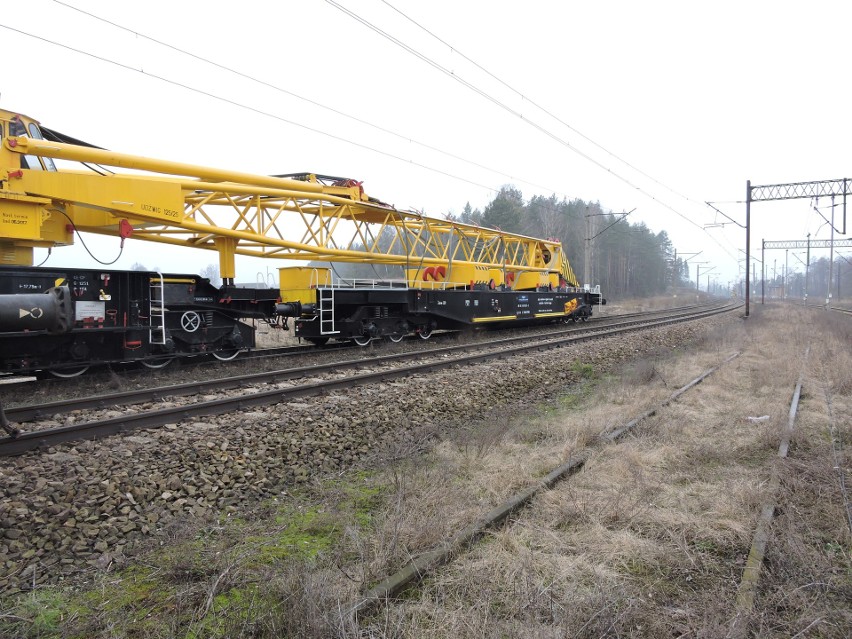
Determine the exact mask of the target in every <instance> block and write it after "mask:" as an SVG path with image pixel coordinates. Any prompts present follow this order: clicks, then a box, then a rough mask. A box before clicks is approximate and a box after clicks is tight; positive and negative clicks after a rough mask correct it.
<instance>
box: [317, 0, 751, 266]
mask: <svg viewBox="0 0 852 639" xmlns="http://www.w3.org/2000/svg"><path fill="white" fill-rule="evenodd" d="M325 2H326V3H328V4H329V5H331V6H333V7H334V8H336V9H338V10H339V11H341V12H342V13H344V14H346V15H348V16H349V17H351V18H352V19H353V20H355V21H357V22H359V23H361V24H362V25H364V26H365V27H367V28H368V29H370V30H372V31H374V32H375V33H377V34H378V35H380V36H382V37H383V38H385V39H387V40H389V41H390V42H392V43H393V44H395V45H397V46H398V47H400V48H402V49H403V50H405V51H407V52H408V53H410V54H411V55H413V56H414V57H416V58H418V59H420V60H422V61H423V62H425V63H426V64H428V65H429V66H431V67H433V68H435V69H436V70H438V71H440V72H441V73H444V74H445V75H447V76H449V77H450V78H452V79H453V80H455V81H456V82H459V83H460V84H461V85H462V86H464V87H466V88H468V89H470V90H471V91H473V92H474V93H476V94H478V95H480V96H481V97H483V98H485V99H486V100H488V101H489V102H491V103H492V104H494V105H496V106H497V107H498V108H500V109H502V110H504V111H506V112H508V113H510V114H511V115H514V116H516V117H518V118H520V119H521V120H522V121H523V122H524V123H526V124H527V125H529V126H531V127H533V128H534V129H536V130H538V131H539V132H541V133H543V134H544V135H546V136H547V137H549V138H551V139H552V140H554V141H556V142H557V143H559V144H561V145H562V146H564V147H566V148H568V149H570V150H571V151H573V152H574V153H576V154H577V155H579V156H580V157H582V158H583V159H585V160H587V161H588V162H591V163H592V164H594V165H595V166H597V167H598V168H600V169H602V170H604V171H606V172H607V173H609V174H610V175H612V176H613V177H614V178H616V179H618V180H620V181H621V182H624V183H625V184H627V185H628V186H630V187H631V188H633V189H636V190H637V191H639V192H640V193H642V194H643V195H644V196H645V197H648V198H650V199H651V200H653V201H654V202H656V203H657V204H659V205H660V206H663V207H664V208H666V209H668V210H669V211H671V212H672V213H674V214H675V215H677V216H678V217H680V218H681V219H683V220H684V221H686V222H688V223H689V224H692V225H693V226H695V227H696V228H698V229H700V230H701V231H703V232H705V233H707V230H706V229H705V228H703V227H702V226H701V225H700V224H698V223H697V222H695V221H694V220H692V219H690V218H689V217H687V216H686V215H684V214H683V213H681V212H680V211H678V210H677V209H675V208H674V207H673V206H671V205H670V204H668V203H667V202H664V201H663V200H661V199H659V198H658V197H655V196H654V195H652V194H651V193H649V192H648V191H647V190H645V189H643V188H642V187H641V186H639V185H637V184H635V183H633V182H632V181H631V180H629V179H628V178H626V177H624V176H622V175H621V174H619V173H617V172H615V171H614V170H612V169H611V168H609V167H607V166H606V165H604V164H603V163H601V162H599V161H598V160H596V159H595V158H593V157H592V156H590V155H589V154H587V153H585V152H583V151H581V150H580V149H578V148H577V147H576V146H574V145H573V144H571V143H570V142H568V141H567V140H564V139H563V138H561V137H559V136H558V135H556V134H555V133H553V132H552V131H550V130H548V129H546V128H545V127H544V126H542V125H540V124H538V123H537V122H534V121H533V120H531V119H529V118H527V117H525V116H524V115H523V114H522V113H520V112H518V111H517V110H515V109H513V108H512V107H510V106H509V105H507V104H505V103H504V102H502V101H500V100H499V99H497V98H495V97H494V96H492V95H490V94H488V93H487V92H485V91H484V90H482V89H480V88H479V87H477V86H475V85H474V84H472V83H471V82H468V81H467V80H465V79H464V78H462V77H461V76H459V75H458V74H457V73H455V72H453V71H452V70H450V69H447V68H446V67H444V66H443V65H441V64H439V63H438V62H436V61H435V60H433V59H431V58H429V57H428V56H426V55H425V54H423V53H421V52H419V51H417V50H416V49H414V48H413V47H411V46H410V45H408V44H406V43H405V42H403V41H402V40H400V39H399V38H397V37H395V36H393V35H391V34H390V33H388V32H387V31H385V30H384V29H382V28H380V27H378V26H376V25H375V24H373V23H372V22H370V21H369V20H367V19H365V18H363V17H361V16H360V15H358V14H357V13H355V12H354V11H352V10H351V9H348V8H347V7H344V6H343V5H341V4H340V3H338V2H336V1H335V0H325ZM707 235H708V237H710V239H712V240H713V242H715V243H716V244H717V245H718V246H719V248H721V249H722V250H723V251H725V253H727V254H728V256H729V257H731V259H733V260H736V257H735V256H734V255H733V254H731V253H730V251H728V249H727V248H725V247H724V246H722V244H721V243H720V242H719V241H718V240H717V239H716V238H715V237H713V236H712V235H710V234H709V233H707Z"/></svg>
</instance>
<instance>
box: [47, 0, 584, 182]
mask: <svg viewBox="0 0 852 639" xmlns="http://www.w3.org/2000/svg"><path fill="white" fill-rule="evenodd" d="M53 2H54V3H56V4H58V5H61V6H63V7H66V8H68V9H71V10H73V11H77V12H78V13H81V14H83V15H86V16H88V17H90V18H92V19H93V20H98V21H99V22H103V23H105V24H108V25H110V26H113V27H115V28H116V29H120V30H122V31H126V32H128V33H131V34H133V35H134V36H137V37H140V38H142V39H144V40H148V41H150V42H153V43H155V44H158V45H160V46H162V47H165V48H167V49H171V50H172V51H175V52H177V53H180V54H181V55H185V56H188V57H190V58H193V59H195V60H198V61H199V62H203V63H205V64H208V65H210V66H213V67H216V68H217V69H221V70H222V71H226V72H228V73H231V74H233V75H236V76H238V77H241V78H243V79H246V80H249V81H251V82H254V83H256V84H259V85H261V86H265V87H267V88H269V89H272V90H274V91H278V92H279V93H283V94H285V95H288V96H290V97H293V98H296V99H297V100H301V101H303V102H306V103H307V104H310V105H312V106H315V107H317V108H320V109H323V110H325V111H328V112H330V113H334V114H335V115H339V116H341V117H344V118H346V119H348V120H352V121H353V122H357V123H359V124H363V125H364V126H368V127H370V128H372V129H375V130H376V131H381V132H382V133H386V134H388V135H391V136H393V137H395V138H398V139H400V140H404V141H406V142H409V143H412V144H416V145H418V146H421V147H423V148H425V149H429V150H430V151H434V152H436V153H440V154H441V155H444V156H446V157H449V158H452V159H454V160H458V161H459V162H464V163H465V164H469V165H471V166H475V167H477V168H479V169H482V170H484V171H489V172H491V173H494V174H496V175H501V176H503V177H505V178H508V179H509V180H512V181H518V182H522V183H523V184H527V185H529V186H533V187H535V188H537V189H543V190H545V191H550V192H551V193H559V194H561V195H562V196H563V197H570V196H569V195H568V194H566V193H564V192H562V191H560V190H559V189H554V188H551V187H548V186H544V185H541V184H537V183H535V182H532V181H530V180H527V179H524V178H521V177H518V176H514V175H511V174H509V173H506V172H505V171H501V170H499V169H494V168H491V167H489V166H486V165H484V164H481V163H479V162H476V161H475V160H470V159H467V158H464V157H462V156H460V155H457V154H455V153H451V152H449V151H445V150H443V149H440V148H438V147H436V146H433V145H431V144H428V143H426V142H422V141H419V140H416V139H414V138H413V137H411V136H409V135H405V134H403V133H398V132H396V131H393V130H391V129H388V128H386V127H383V126H381V125H378V124H375V123H373V122H369V121H368V120H364V119H363V118H359V117H357V116H354V115H351V114H349V113H346V112H344V111H341V110H339V109H336V108H334V107H331V106H328V105H326V104H323V103H321V102H318V101H316V100H313V99H311V98H307V97H305V96H303V95H299V94H298V93H295V92H293V91H290V90H288V89H285V88H283V87H280V86H278V85H276V84H272V83H271V82H267V81H265V80H261V79H260V78H257V77H255V76H252V75H250V74H248V73H245V72H243V71H240V70H238V69H234V68H232V67H229V66H226V65H224V64H221V63H219V62H216V61H214V60H211V59H209V58H205V57H204V56H201V55H198V54H196V53H192V52H191V51H187V50H186V49H181V48H180V47H177V46H175V45H173V44H169V43H168V42H164V41H162V40H158V39H157V38H154V37H151V36H149V35H146V34H144V33H140V32H139V31H136V30H135V29H131V28H129V27H125V26H123V25H121V24H118V23H117V22H113V21H112V20H107V19H106V18H102V17H101V16H98V15H95V14H94V13H91V12H89V11H85V10H84V9H80V8H79V7H75V6H73V5H70V4H68V3H67V2H62V0H53Z"/></svg>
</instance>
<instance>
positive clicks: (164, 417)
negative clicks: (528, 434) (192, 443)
mask: <svg viewBox="0 0 852 639" xmlns="http://www.w3.org/2000/svg"><path fill="white" fill-rule="evenodd" d="M736 308H738V306H733V305H727V306H725V307H722V308H720V309H715V310H712V311H703V312H700V313H696V314H694V315H691V316H687V317H682V316H681V317H676V318H667V319H662V320H656V321H652V322H650V323H644V324H642V325H641V326H627V327H620V328H613V329H610V330H604V331H598V332H594V333H588V334H584V335H576V336H573V337H568V338H567V339H554V340H552V341H549V342H539V343H536V344H526V345H520V346H510V347H508V348H505V349H502V350H498V351H489V352H486V353H475V354H466V355H461V356H457V357H452V358H447V359H443V360H441V361H432V362H425V363H419V364H412V365H409V366H401V367H398V368H394V369H392V370H382V371H375V372H371V373H362V374H360V375H354V376H347V377H342V378H338V379H331V380H322V381H319V382H312V383H308V384H302V385H299V386H292V387H289V388H283V389H273V390H269V391H262V392H259V393H252V394H250V395H242V396H239V397H227V398H221V399H214V400H210V401H206V402H199V403H196V404H190V405H186V406H178V407H171V408H164V409H160V410H155V411H148V412H143V413H136V414H131V415H122V416H120V417H115V418H111V419H105V420H100V421H95V422H89V423H85V424H75V425H72V426H63V427H60V428H54V429H49V430H41V431H34V432H27V433H21V434H20V435H18V436H17V437H6V438H4V439H0V456H11V455H20V454H22V453H25V452H28V451H31V450H36V449H39V448H47V447H51V446H55V445H57V444H63V443H68V442H72V441H78V440H91V439H98V438H101V437H107V436H109V435H115V434H118V433H125V432H129V431H131V430H136V429H139V428H148V427H155V426H162V425H164V424H169V423H174V422H178V421H181V420H184V419H189V418H191V417H203V416H208V415H219V414H223V413H228V412H232V411H235V410H243V409H246V408H251V407H256V406H266V405H270V404H277V403H280V402H284V401H288V400H291V399H296V398H301V397H310V396H315V395H319V394H322V393H326V392H329V391H333V390H340V389H346V388H353V387H356V386H360V385H364V384H369V383H374V382H379V381H385V380H389V379H395V378H399V377H408V376H410V375H414V374H417V373H427V372H432V371H436V370H441V369H446V368H451V367H454V366H459V365H470V364H476V363H480V362H486V361H490V360H493V359H501V358H506V357H507V356H510V355H516V354H520V353H526V352H534V351H541V350H548V349H551V348H561V347H564V346H570V345H574V344H577V343H581V342H584V341H588V340H592V339H599V338H602V337H609V336H614V335H620V334H625V333H630V332H635V331H637V330H648V329H650V328H655V327H659V326H666V325H670V324H677V323H681V322H685V321H690V320H696V319H703V318H706V317H710V316H713V315H717V314H720V313H725V312H729V311H731V310H734V309H736ZM509 341H511V340H509ZM453 348H455V349H457V350H458V348H468V345H465V346H464V347H453ZM429 354H432V351H430V353H429ZM364 363H366V362H365V360H360V364H361V365H363V364H364ZM338 366H339V364H338Z"/></svg>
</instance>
